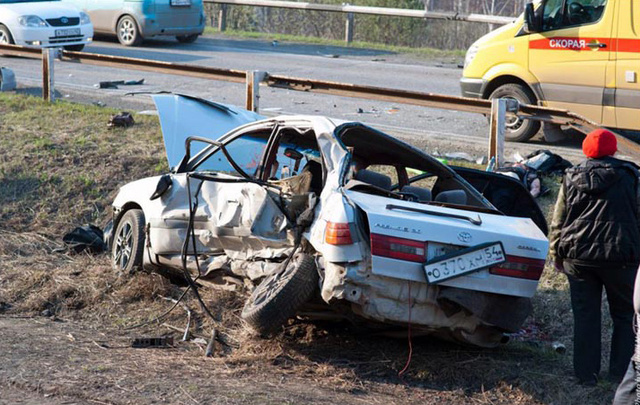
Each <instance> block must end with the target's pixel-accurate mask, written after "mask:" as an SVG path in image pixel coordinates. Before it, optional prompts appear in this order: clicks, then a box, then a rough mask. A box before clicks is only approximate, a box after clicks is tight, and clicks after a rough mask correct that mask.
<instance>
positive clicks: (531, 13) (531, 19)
mask: <svg viewBox="0 0 640 405" xmlns="http://www.w3.org/2000/svg"><path fill="white" fill-rule="evenodd" d="M540 7H544V4H543V5H541V6H540ZM539 21H540V20H539V19H538V18H537V16H536V12H535V10H534V9H533V3H527V4H526V5H525V6H524V26H523V28H524V32H526V33H527V34H530V33H532V32H540V31H541V29H540V28H541V27H540V22H539Z"/></svg>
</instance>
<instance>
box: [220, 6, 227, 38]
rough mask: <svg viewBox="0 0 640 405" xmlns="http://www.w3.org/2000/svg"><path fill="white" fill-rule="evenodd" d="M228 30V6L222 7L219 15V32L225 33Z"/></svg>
mask: <svg viewBox="0 0 640 405" xmlns="http://www.w3.org/2000/svg"><path fill="white" fill-rule="evenodd" d="M226 29H227V5H226V4H221V5H220V12H219V13H218V31H220V32H223V31H224V30H226Z"/></svg>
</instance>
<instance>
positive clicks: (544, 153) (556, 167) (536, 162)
mask: <svg viewBox="0 0 640 405" xmlns="http://www.w3.org/2000/svg"><path fill="white" fill-rule="evenodd" d="M520 163H522V164H524V165H527V166H528V167H530V168H531V169H533V170H536V171H537V172H538V173H542V174H552V173H554V174H558V175H562V174H563V173H564V171H565V169H568V168H569V167H571V166H573V165H572V164H571V162H569V161H568V160H566V159H565V158H563V157H562V156H560V155H558V154H556V153H553V152H551V151H549V150H547V149H538V150H537V151H535V152H532V153H530V154H528V155H527V157H526V159H525V160H523V161H522V162H520Z"/></svg>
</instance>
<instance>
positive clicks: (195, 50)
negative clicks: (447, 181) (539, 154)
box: [0, 36, 576, 155]
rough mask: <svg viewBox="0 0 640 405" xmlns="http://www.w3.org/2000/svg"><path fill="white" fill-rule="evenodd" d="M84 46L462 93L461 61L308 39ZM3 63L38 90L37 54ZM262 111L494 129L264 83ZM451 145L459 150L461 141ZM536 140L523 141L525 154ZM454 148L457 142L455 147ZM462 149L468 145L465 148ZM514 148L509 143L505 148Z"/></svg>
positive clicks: (178, 84) (119, 96)
mask: <svg viewBox="0 0 640 405" xmlns="http://www.w3.org/2000/svg"><path fill="white" fill-rule="evenodd" d="M85 51H86V52H92V53H101V54H106V55H118V56H128V57H136V58H144V59H154V60H160V61H167V62H179V63H189V64H197V65H204V66H213V67H220V68H229V69H236V70H263V71H267V72H269V73H272V74H281V75H288V76H295V77H303V78H313V79H320V80H331V81H339V82H346V83H355V84H364V85H373V86H379V87H389V88H397V89H407V90H417V91H424V92H432V93H441V94H449V95H459V85H458V80H459V78H460V76H461V74H462V69H461V68H459V67H458V64H459V63H460V62H461V61H460V60H453V59H449V60H447V59H443V58H436V59H429V60H426V59H419V58H418V57H416V56H411V55H403V54H397V53H391V52H386V51H377V50H371V49H354V48H348V47H332V46H323V45H309V44H303V45H301V44H288V43H282V42H280V43H274V42H271V41H265V40H247V39H242V40H238V39H229V38H227V37H223V36H215V37H202V38H199V39H198V41H197V42H195V43H193V44H179V43H178V42H176V41H175V40H174V39H172V38H166V39H159V40H152V41H147V42H145V44H144V46H143V47H138V48H127V47H123V46H121V45H120V44H118V43H117V41H116V40H115V39H112V38H108V37H107V38H99V40H98V41H96V42H94V43H93V44H91V45H89V46H87V47H86V48H85ZM0 65H1V66H6V67H9V68H11V69H13V70H14V72H15V74H16V78H17V80H18V83H19V86H20V87H22V88H23V91H25V92H32V93H34V94H40V89H41V68H40V62H39V61H37V60H29V59H22V58H15V57H0ZM54 76H55V88H56V91H57V96H58V97H59V98H62V99H67V100H72V101H79V102H85V103H91V102H93V103H98V102H99V103H102V104H105V105H108V106H113V107H116V108H127V109H137V110H138V111H139V110H144V109H152V108H153V105H152V103H151V101H150V99H149V98H148V97H145V96H135V97H131V96H125V94H126V93H129V92H139V91H149V92H154V91H161V90H165V91H173V92H181V93H186V94H192V95H196V96H199V97H204V98H208V99H212V100H215V101H220V102H224V103H230V104H235V105H240V106H242V105H244V102H245V88H244V85H243V84H234V83H227V82H221V81H212V80H203V79H197V78H189V77H181V76H175V75H165V74H155V73H148V72H140V71H133V70H123V69H114V68H108V67H99V66H89V65H83V64H81V63H73V62H59V61H56V62H55V72H54ZM141 78H144V79H145V82H144V85H140V86H120V88H119V89H97V88H96V87H95V84H97V83H98V82H99V81H105V80H137V79H141ZM260 112H261V113H263V114H265V115H278V114H316V115H327V116H330V117H334V118H339V119H345V120H356V121H362V122H365V123H367V124H370V125H372V126H374V127H377V128H378V129H380V130H383V131H386V132H390V133H394V134H398V135H401V136H404V137H408V138H413V137H418V138H424V136H425V135H430V136H433V137H438V138H440V139H442V140H443V141H445V142H447V141H449V140H451V141H454V144H455V145H459V143H460V142H461V143H462V145H468V144H473V145H474V146H475V148H476V149H477V148H480V149H484V148H486V147H485V144H486V141H485V139H486V137H487V134H488V125H487V121H486V119H485V118H484V117H483V116H481V115H478V114H470V113H462V112H456V111H447V110H441V109H428V108H424V107H418V106H412V105H407V104H396V103H385V102H380V101H372V100H365V99H355V98H347V97H335V96H327V95H319V94H310V93H303V92H295V91H288V90H281V89H272V88H267V87H261V89H260ZM455 145H454V146H453V147H452V149H460V146H455ZM566 146H568V147H569V148H568V149H566V148H562V152H563V154H570V155H573V154H575V153H576V151H575V146H576V143H575V142H568V143H566ZM537 147H539V144H538V145H535V144H534V145H526V146H525V145H522V144H520V146H518V147H517V148H516V149H518V150H522V151H523V152H527V151H529V150H531V149H532V148H533V149H535V148H537ZM450 149H451V148H450ZM463 149H464V148H463ZM507 151H508V152H509V151H510V148H508V149H507Z"/></svg>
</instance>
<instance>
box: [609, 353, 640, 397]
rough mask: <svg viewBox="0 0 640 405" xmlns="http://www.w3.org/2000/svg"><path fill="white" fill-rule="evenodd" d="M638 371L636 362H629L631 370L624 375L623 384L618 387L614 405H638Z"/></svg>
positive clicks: (628, 369)
mask: <svg viewBox="0 0 640 405" xmlns="http://www.w3.org/2000/svg"><path fill="white" fill-rule="evenodd" d="M637 388H638V371H637V365H636V363H635V362H633V361H630V362H629V368H627V373H626V374H625V375H624V378H623V379H622V382H621V383H620V385H618V389H617V390H616V396H615V398H613V405H638V404H640V398H639V397H638V394H639V392H638V389H637Z"/></svg>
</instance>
